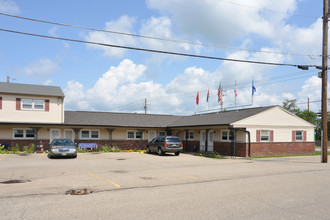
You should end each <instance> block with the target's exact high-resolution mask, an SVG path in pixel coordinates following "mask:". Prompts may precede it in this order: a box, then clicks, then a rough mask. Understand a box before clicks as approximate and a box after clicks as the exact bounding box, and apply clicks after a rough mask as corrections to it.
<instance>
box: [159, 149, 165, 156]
mask: <svg viewBox="0 0 330 220" xmlns="http://www.w3.org/2000/svg"><path fill="white" fill-rule="evenodd" d="M158 155H159V156H163V155H164V151H163V150H162V148H161V147H160V148H158Z"/></svg>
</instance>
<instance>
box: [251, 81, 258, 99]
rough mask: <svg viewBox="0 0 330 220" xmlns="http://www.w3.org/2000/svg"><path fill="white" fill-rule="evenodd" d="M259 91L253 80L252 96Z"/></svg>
mask: <svg viewBox="0 0 330 220" xmlns="http://www.w3.org/2000/svg"><path fill="white" fill-rule="evenodd" d="M256 91H257V89H256V87H255V86H254V80H252V96H254V93H255V92H256Z"/></svg>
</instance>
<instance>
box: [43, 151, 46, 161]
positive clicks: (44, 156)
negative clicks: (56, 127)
mask: <svg viewBox="0 0 330 220" xmlns="http://www.w3.org/2000/svg"><path fill="white" fill-rule="evenodd" d="M42 157H43V158H44V159H45V160H46V159H47V158H46V155H45V152H42Z"/></svg>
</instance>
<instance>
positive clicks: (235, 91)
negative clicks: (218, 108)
mask: <svg viewBox="0 0 330 220" xmlns="http://www.w3.org/2000/svg"><path fill="white" fill-rule="evenodd" d="M234 93H235V100H236V97H237V86H236V82H235V90H234Z"/></svg>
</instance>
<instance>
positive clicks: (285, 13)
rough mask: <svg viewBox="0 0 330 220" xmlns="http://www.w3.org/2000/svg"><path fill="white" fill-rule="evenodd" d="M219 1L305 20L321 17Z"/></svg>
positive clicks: (223, 0)
mask: <svg viewBox="0 0 330 220" xmlns="http://www.w3.org/2000/svg"><path fill="white" fill-rule="evenodd" d="M217 1H219V2H223V3H227V4H232V5H238V6H243V7H248V8H252V9H256V10H262V11H268V12H272V13H277V14H284V15H290V16H295V17H303V18H310V19H318V18H320V17H315V16H309V15H300V14H291V13H287V12H283V11H276V10H272V9H266V8H260V7H256V6H251V5H245V4H239V3H235V2H229V1H225V0H217Z"/></svg>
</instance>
